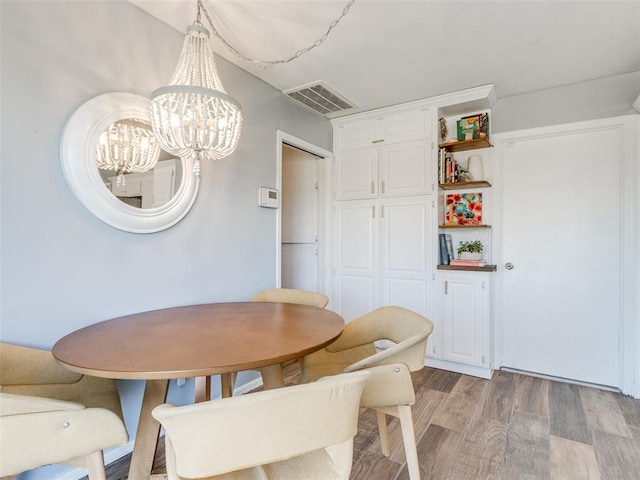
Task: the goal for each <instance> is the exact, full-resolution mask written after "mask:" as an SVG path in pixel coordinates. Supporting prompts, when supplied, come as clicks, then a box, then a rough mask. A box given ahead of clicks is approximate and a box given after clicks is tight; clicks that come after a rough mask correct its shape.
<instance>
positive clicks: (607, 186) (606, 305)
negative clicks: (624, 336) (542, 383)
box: [501, 126, 623, 386]
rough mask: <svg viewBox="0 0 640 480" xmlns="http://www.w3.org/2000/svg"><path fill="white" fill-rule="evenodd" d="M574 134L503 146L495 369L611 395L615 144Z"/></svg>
mask: <svg viewBox="0 0 640 480" xmlns="http://www.w3.org/2000/svg"><path fill="white" fill-rule="evenodd" d="M582 128H583V129H580V127H578V126H574V127H571V126H564V127H557V128H555V129H554V131H553V132H551V133H548V132H545V134H544V135H542V134H535V131H534V132H533V133H531V134H528V135H527V134H523V136H521V137H519V138H514V139H513V140H509V141H507V140H503V141H502V144H501V147H502V148H501V157H502V158H501V163H502V168H503V260H504V262H505V266H507V264H506V262H508V263H510V264H512V265H513V268H512V269H511V270H509V269H505V270H504V274H503V281H502V283H503V291H502V302H503V305H502V315H503V317H502V327H503V332H502V344H503V358H502V363H503V366H505V367H511V368H516V369H520V370H525V371H531V372H537V373H541V374H546V375H552V376H557V377H563V378H567V379H573V380H579V381H585V382H591V383H595V384H601V385H609V386H619V385H620V350H619V349H620V345H619V338H620V331H621V315H622V312H621V310H622V303H621V302H622V300H621V297H622V296H621V294H620V292H621V279H622V262H621V252H622V247H623V246H622V233H621V232H622V228H621V225H622V211H623V210H622V208H621V198H622V195H621V188H622V185H621V179H622V171H621V170H622V167H621V165H622V159H623V150H622V149H623V141H622V138H621V130H620V129H615V128H604V127H603V128H588V129H586V128H585V127H582ZM507 268H508V267H507Z"/></svg>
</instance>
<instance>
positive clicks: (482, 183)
mask: <svg viewBox="0 0 640 480" xmlns="http://www.w3.org/2000/svg"><path fill="white" fill-rule="evenodd" d="M438 186H439V187H440V188H441V189H442V190H460V189H464V188H485V187H490V186H491V184H490V183H489V182H487V181H486V180H478V181H475V182H456V183H439V184H438Z"/></svg>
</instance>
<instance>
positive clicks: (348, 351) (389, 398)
mask: <svg viewBox="0 0 640 480" xmlns="http://www.w3.org/2000/svg"><path fill="white" fill-rule="evenodd" d="M432 331H433V323H432V322H431V320H429V319H428V318H425V317H423V316H422V315H419V314H417V313H415V312H412V311H410V310H407V309H405V308H401V307H382V308H378V309H377V310H374V311H372V312H370V313H368V314H366V315H363V316H361V317H359V318H357V319H355V320H353V321H352V322H350V323H347V325H346V326H345V329H344V330H343V332H342V334H341V335H340V337H338V339H337V340H336V341H335V342H334V343H332V344H330V345H329V346H327V347H326V348H324V349H323V350H320V351H318V352H315V353H312V354H310V355H307V356H306V357H304V359H303V360H302V382H303V383H307V382H313V381H316V380H318V379H320V378H322V377H326V376H327V375H335V374H338V373H341V372H355V371H362V370H366V371H369V372H370V373H371V378H370V379H369V381H368V382H367V386H366V388H365V391H364V393H363V394H362V400H361V406H362V407H368V408H373V409H375V410H376V412H377V416H378V428H379V430H380V442H381V445H382V453H383V454H384V455H386V456H388V455H389V452H390V450H389V439H388V434H387V420H386V415H387V414H388V415H392V416H394V417H398V418H399V419H400V426H401V429H402V439H403V441H404V448H405V455H406V459H407V469H408V471H409V477H410V478H411V480H419V479H420V467H419V464H418V454H417V449H416V438H415V432H414V428H413V416H412V413H411V405H413V404H414V403H415V391H414V388H413V382H412V380H411V375H410V372H415V371H418V370H420V369H421V368H423V367H424V355H425V351H426V346H427V339H428V337H429V335H430V334H431V332H432ZM378 340H390V341H391V342H393V345H392V346H390V347H389V348H386V349H384V350H381V351H377V349H376V347H375V344H374V342H376V341H378Z"/></svg>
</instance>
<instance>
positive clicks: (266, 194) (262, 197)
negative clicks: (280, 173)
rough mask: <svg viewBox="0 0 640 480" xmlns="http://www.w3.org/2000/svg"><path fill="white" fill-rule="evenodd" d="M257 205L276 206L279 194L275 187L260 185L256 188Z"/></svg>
mask: <svg viewBox="0 0 640 480" xmlns="http://www.w3.org/2000/svg"><path fill="white" fill-rule="evenodd" d="M258 205H260V206H261V207H264V208H278V207H279V206H280V196H279V195H278V190H276V189H275V188H267V187H260V188H259V189H258Z"/></svg>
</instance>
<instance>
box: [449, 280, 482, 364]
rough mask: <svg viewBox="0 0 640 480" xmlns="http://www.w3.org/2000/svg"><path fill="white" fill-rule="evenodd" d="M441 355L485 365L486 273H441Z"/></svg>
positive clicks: (454, 359)
mask: <svg viewBox="0 0 640 480" xmlns="http://www.w3.org/2000/svg"><path fill="white" fill-rule="evenodd" d="M441 279H442V297H441V298H442V308H441V312H440V314H441V318H440V320H441V325H442V358H443V360H451V361H454V362H459V363H465V364H468V365H475V366H484V360H486V358H485V357H484V355H485V349H484V345H483V344H484V342H483V338H484V331H485V329H486V328H488V308H489V306H488V305H489V303H488V298H489V296H488V289H487V286H488V279H487V278H486V274H482V273H479V274H477V275H476V274H464V273H459V272H458V273H451V274H443V275H442V276H441Z"/></svg>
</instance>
